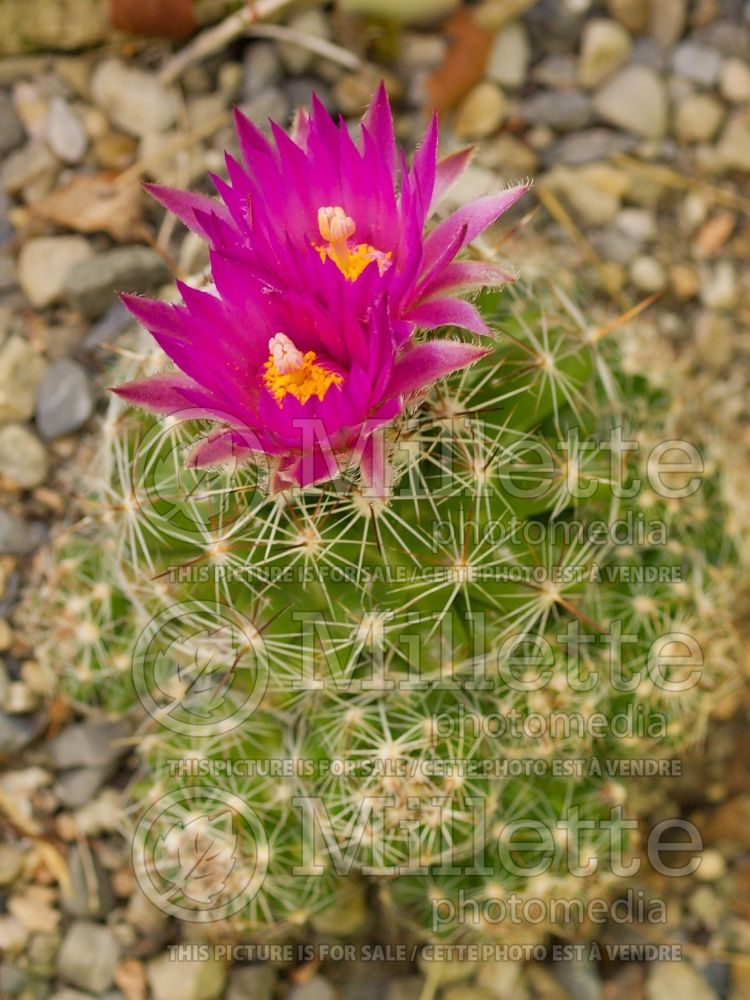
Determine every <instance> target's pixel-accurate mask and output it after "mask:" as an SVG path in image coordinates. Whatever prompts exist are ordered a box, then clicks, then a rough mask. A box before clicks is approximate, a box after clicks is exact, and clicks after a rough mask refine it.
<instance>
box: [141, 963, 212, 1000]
mask: <svg viewBox="0 0 750 1000" xmlns="http://www.w3.org/2000/svg"><path fill="white" fill-rule="evenodd" d="M147 973H148V982H149V986H150V987H151V996H152V1000H175V997H179V998H180V1000H218V997H220V996H221V995H222V993H223V992H224V986H225V984H226V979H227V967H226V965H225V964H224V962H221V961H219V960H218V959H216V958H213V957H208V958H207V959H205V960H200V959H180V961H178V962H177V961H172V960H171V959H170V957H169V955H159V956H158V958H153V959H152V960H151V961H150V962H149V963H148V966H147Z"/></svg>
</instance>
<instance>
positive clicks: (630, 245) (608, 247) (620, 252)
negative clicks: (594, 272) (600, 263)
mask: <svg viewBox="0 0 750 1000" xmlns="http://www.w3.org/2000/svg"><path fill="white" fill-rule="evenodd" d="M591 242H592V243H593V244H594V246H595V247H596V249H597V250H598V251H599V255H600V256H601V257H602V258H603V259H604V260H613V261H615V262H616V263H618V264H623V265H626V264H630V262H631V261H632V260H634V259H635V258H636V257H637V256H638V254H639V253H640V252H641V250H642V246H641V244H640V243H639V242H638V240H634V239H633V237H632V236H628V235H627V233H621V232H619V231H618V230H617V229H613V228H612V227H611V226H607V227H606V228H604V229H601V230H600V231H599V232H597V233H593V234H592V235H591Z"/></svg>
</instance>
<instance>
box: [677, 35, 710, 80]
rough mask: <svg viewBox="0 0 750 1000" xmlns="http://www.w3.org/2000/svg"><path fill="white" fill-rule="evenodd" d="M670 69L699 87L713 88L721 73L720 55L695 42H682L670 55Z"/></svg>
mask: <svg viewBox="0 0 750 1000" xmlns="http://www.w3.org/2000/svg"><path fill="white" fill-rule="evenodd" d="M672 69H673V70H674V72H675V73H676V74H677V76H681V77H684V78H685V79H686V80H691V81H692V82H693V83H697V84H698V86H699V87H713V86H714V85H715V84H716V82H717V80H718V79H719V73H720V72H721V55H720V54H719V53H718V52H715V51H714V50H713V49H708V48H706V47H705V46H703V45H698V44H697V43H696V42H683V43H682V45H678V46H677V48H676V49H675V50H674V52H673V53H672Z"/></svg>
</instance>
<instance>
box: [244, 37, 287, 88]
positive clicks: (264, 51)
mask: <svg viewBox="0 0 750 1000" xmlns="http://www.w3.org/2000/svg"><path fill="white" fill-rule="evenodd" d="M280 77H281V62H280V61H279V57H278V54H277V49H276V46H275V45H274V43H273V42H254V43H253V44H252V45H248V47H247V48H246V49H245V58H244V60H243V75H242V96H243V98H244V100H246V101H250V100H252V98H253V97H255V96H256V95H257V94H259V93H260V92H261V91H262V90H265V89H266V87H268V86H269V85H270V84H273V83H276V82H277V81H278V80H279V79H280Z"/></svg>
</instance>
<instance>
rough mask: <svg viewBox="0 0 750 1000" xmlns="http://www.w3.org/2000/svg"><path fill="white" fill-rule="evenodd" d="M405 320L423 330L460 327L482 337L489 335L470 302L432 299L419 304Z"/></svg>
mask: <svg viewBox="0 0 750 1000" xmlns="http://www.w3.org/2000/svg"><path fill="white" fill-rule="evenodd" d="M407 319H410V320H411V321H412V323H416V325H417V326H419V327H422V328H423V329H425V330H434V329H435V328H436V327H438V326H460V327H462V328H463V329H464V330H471V332H472V333H478V334H480V335H481V336H483V337H486V336H489V334H490V333H491V331H490V328H489V327H488V326H487V324H486V323H485V321H484V320H483V319H482V316H481V313H480V312H479V310H478V309H477V307H476V306H474V305H472V304H471V302H464V301H463V299H433V300H432V301H430V302H420V304H419V305H418V306H417V307H416V308H415V309H412V310H411V311H410V312H409V314H408V316H407Z"/></svg>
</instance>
